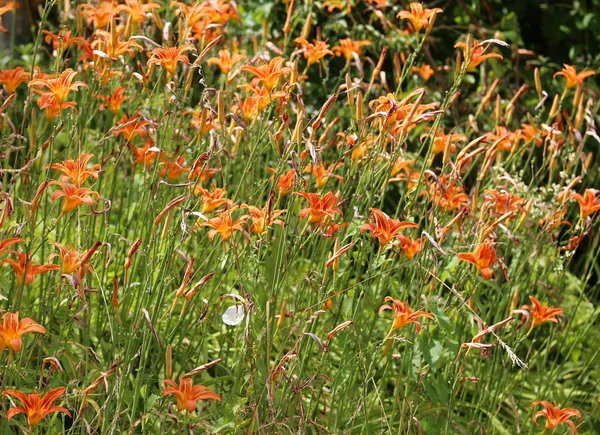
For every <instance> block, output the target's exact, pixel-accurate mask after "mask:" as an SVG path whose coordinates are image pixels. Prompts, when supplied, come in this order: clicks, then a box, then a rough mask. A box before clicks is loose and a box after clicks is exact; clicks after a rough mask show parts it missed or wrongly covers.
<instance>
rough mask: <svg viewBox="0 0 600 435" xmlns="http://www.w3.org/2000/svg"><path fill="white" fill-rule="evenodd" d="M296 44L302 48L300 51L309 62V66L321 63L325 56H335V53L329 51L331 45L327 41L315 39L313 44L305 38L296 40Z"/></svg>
mask: <svg viewBox="0 0 600 435" xmlns="http://www.w3.org/2000/svg"><path fill="white" fill-rule="evenodd" d="M294 43H295V44H297V45H299V46H300V51H301V52H302V54H303V55H304V58H305V59H306V60H307V61H308V66H311V65H312V64H313V63H317V62H319V61H321V59H323V58H324V57H325V56H332V55H333V52H332V51H331V50H330V49H329V44H327V43H326V42H325V41H321V40H318V39H315V40H314V41H313V43H312V44H311V43H310V42H308V41H307V40H306V39H304V38H296V39H294Z"/></svg>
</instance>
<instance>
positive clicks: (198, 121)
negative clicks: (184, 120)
mask: <svg viewBox="0 0 600 435" xmlns="http://www.w3.org/2000/svg"><path fill="white" fill-rule="evenodd" d="M183 114H184V115H192V121H191V124H192V127H193V128H195V129H198V130H200V133H202V134H207V133H209V132H210V131H211V130H219V129H220V128H221V126H220V124H219V121H218V116H217V115H216V114H213V112H211V111H210V110H208V109H207V108H206V107H203V108H202V109H201V110H199V111H196V110H186V111H185V112H183ZM202 122H203V123H202Z"/></svg>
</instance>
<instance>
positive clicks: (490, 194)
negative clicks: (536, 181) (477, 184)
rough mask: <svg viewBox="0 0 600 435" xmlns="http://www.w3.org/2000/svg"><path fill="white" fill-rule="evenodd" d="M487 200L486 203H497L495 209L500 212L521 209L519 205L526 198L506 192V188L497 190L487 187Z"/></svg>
mask: <svg viewBox="0 0 600 435" xmlns="http://www.w3.org/2000/svg"><path fill="white" fill-rule="evenodd" d="M485 195H486V196H485V200H484V201H483V203H484V204H495V205H496V207H495V211H496V213H499V214H505V213H510V212H512V211H517V210H518V209H519V205H520V204H521V203H522V202H523V201H524V200H525V198H522V197H520V196H514V195H512V194H511V193H508V192H506V191H505V190H501V191H499V192H498V191H497V190H494V189H486V190H485Z"/></svg>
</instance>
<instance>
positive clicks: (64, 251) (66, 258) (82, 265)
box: [48, 242, 102, 279]
mask: <svg viewBox="0 0 600 435" xmlns="http://www.w3.org/2000/svg"><path fill="white" fill-rule="evenodd" d="M50 244H51V245H54V246H56V247H57V248H58V250H59V251H60V254H51V255H50V256H49V257H48V261H50V260H51V259H52V258H54V257H60V261H61V263H62V273H63V274H66V275H71V274H74V273H77V275H78V276H79V278H81V279H83V277H84V276H85V273H86V270H87V271H89V272H91V273H94V268H93V267H92V266H91V265H90V264H89V263H88V261H89V259H90V258H91V257H92V255H93V254H94V253H95V252H96V251H97V250H98V248H99V247H100V245H101V244H102V243H101V242H96V243H95V244H94V246H92V247H91V248H90V249H89V250H87V251H84V252H82V253H79V252H78V251H76V250H71V249H68V248H67V247H65V246H64V245H63V244H62V243H58V242H50Z"/></svg>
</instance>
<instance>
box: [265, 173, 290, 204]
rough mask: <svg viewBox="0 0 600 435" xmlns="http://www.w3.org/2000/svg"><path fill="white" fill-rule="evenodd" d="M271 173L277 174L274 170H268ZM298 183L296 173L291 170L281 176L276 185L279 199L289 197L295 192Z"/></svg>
mask: <svg viewBox="0 0 600 435" xmlns="http://www.w3.org/2000/svg"><path fill="white" fill-rule="evenodd" d="M267 170H268V171H270V172H275V169H273V168H267ZM295 181H296V171H294V170H293V169H290V170H289V171H287V172H286V173H285V174H283V175H280V176H279V178H278V179H277V184H276V185H275V190H277V192H278V193H279V197H280V198H281V197H284V196H286V195H288V194H289V193H290V192H291V191H292V190H294V184H295Z"/></svg>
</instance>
